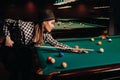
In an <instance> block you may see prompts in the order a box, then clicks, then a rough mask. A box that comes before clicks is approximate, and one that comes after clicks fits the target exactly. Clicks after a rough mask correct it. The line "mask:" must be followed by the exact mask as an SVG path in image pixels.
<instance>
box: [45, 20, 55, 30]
mask: <svg viewBox="0 0 120 80" xmlns="http://www.w3.org/2000/svg"><path fill="white" fill-rule="evenodd" d="M43 25H44V28H45V31H47V32H51V31H52V29H53V28H54V26H55V20H49V21H43Z"/></svg>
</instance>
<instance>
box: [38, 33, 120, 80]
mask: <svg viewBox="0 0 120 80" xmlns="http://www.w3.org/2000/svg"><path fill="white" fill-rule="evenodd" d="M109 38H111V39H112V41H111V42H109V41H108V39H109ZM94 39H95V41H91V37H87V38H69V39H59V40H58V41H59V42H61V43H64V44H67V45H69V46H71V47H74V45H78V46H79V48H86V49H94V51H88V53H72V52H65V51H62V52H63V53H64V56H62V57H60V56H59V52H61V51H60V50H57V49H56V48H40V47H37V48H36V49H37V53H38V55H39V59H40V60H41V59H42V60H41V61H42V63H44V67H43V71H44V73H43V75H41V77H43V78H44V79H48V80H102V79H110V80H111V79H112V80H113V79H118V78H120V51H119V50H120V44H119V42H120V35H114V36H108V37H107V38H106V39H102V38H101V37H100V36H98V37H94ZM98 41H101V42H102V45H98ZM46 46H50V45H49V44H47V43H46ZM100 48H104V52H103V53H101V52H100V51H99V49H100ZM49 56H51V57H53V58H54V59H55V63H54V64H49V63H47V58H48V57H49ZM41 57H42V58H41ZM62 62H66V63H67V68H63V67H62V66H61V63H62Z"/></svg>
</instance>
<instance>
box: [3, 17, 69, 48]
mask: <svg viewBox="0 0 120 80" xmlns="http://www.w3.org/2000/svg"><path fill="white" fill-rule="evenodd" d="M5 22H6V24H5V25H4V26H3V31H4V32H5V36H10V31H9V30H8V27H9V25H10V24H11V23H13V25H15V24H16V23H18V27H19V28H20V30H21V31H22V32H24V38H25V39H21V41H23V42H21V43H25V44H24V45H29V43H31V41H32V38H33V35H34V29H35V24H34V23H33V22H28V21H22V20H13V19H5ZM44 41H45V43H46V42H48V43H49V44H50V45H52V46H54V47H60V48H62V49H63V50H69V48H70V47H69V46H68V45H65V44H62V43H60V42H58V41H57V40H55V39H53V37H52V36H51V34H50V33H44Z"/></svg>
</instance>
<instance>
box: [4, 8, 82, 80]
mask: <svg viewBox="0 0 120 80" xmlns="http://www.w3.org/2000/svg"><path fill="white" fill-rule="evenodd" d="M11 24H12V26H13V25H14V26H15V28H19V30H18V31H17V32H19V31H20V33H18V34H21V36H19V37H18V36H14V34H12V35H11V33H14V32H12V30H13V29H15V28H13V29H11V27H10V25H11ZM54 24H55V16H54V14H53V12H52V11H51V10H49V9H48V10H44V11H42V12H41V14H40V17H39V22H38V24H35V23H33V22H28V21H22V20H12V19H6V24H5V26H4V29H3V30H4V32H5V36H6V41H5V46H7V47H14V48H15V49H16V47H17V49H16V52H18V49H19V51H20V50H21V51H22V50H24V52H21V53H25V52H26V47H27V50H28V51H29V52H30V51H31V52H33V53H34V50H33V49H34V47H37V46H41V45H44V44H45V43H46V42H48V43H49V44H50V45H52V46H54V47H60V48H61V49H60V50H64V51H69V52H70V51H71V52H82V51H84V49H83V50H79V49H78V48H75V49H73V50H71V49H70V47H69V46H68V45H65V44H62V43H59V42H58V41H56V40H54V39H53V37H52V36H51V34H50V32H51V31H52V29H53V28H54ZM16 25H17V26H16ZM13 31H14V30H13ZM13 36H14V37H13ZM15 37H18V38H20V39H19V40H17V39H15ZM21 47H22V48H21ZM31 48H32V50H29V49H31ZM19 54H20V53H19ZM31 54H32V53H31ZM23 55H25V54H22V57H23V58H22V57H21V56H20V57H21V58H22V59H24V60H22V61H25V60H26V58H25V57H24V56H23ZM26 55H30V54H26ZM31 56H34V57H35V59H38V56H37V54H34V55H33V54H32V55H30V57H29V60H30V59H32V58H33V57H31ZM18 57H19V56H18ZM29 60H27V61H28V62H30V61H29ZM37 61H38V62H35V65H36V67H37V68H36V70H37V71H36V72H37V74H42V69H41V66H39V65H40V63H39V60H37ZM24 64H25V63H24ZM26 80H27V79H26Z"/></svg>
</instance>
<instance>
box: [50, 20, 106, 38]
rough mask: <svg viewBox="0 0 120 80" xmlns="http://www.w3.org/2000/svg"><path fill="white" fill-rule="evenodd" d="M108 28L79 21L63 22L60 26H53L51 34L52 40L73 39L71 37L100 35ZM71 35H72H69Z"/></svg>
mask: <svg viewBox="0 0 120 80" xmlns="http://www.w3.org/2000/svg"><path fill="white" fill-rule="evenodd" d="M107 28H108V26H103V25H98V24H93V23H86V22H80V21H76V20H75V21H74V20H72V21H63V22H62V23H61V24H57V23H56V24H55V28H54V29H53V31H52V32H51V34H52V35H53V37H54V38H57V39H58V38H73V37H89V36H91V35H92V36H98V35H101V34H102V33H103V32H104V31H105V30H106V29H107ZM71 34H72V35H71Z"/></svg>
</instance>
